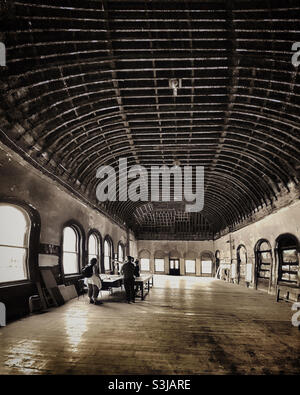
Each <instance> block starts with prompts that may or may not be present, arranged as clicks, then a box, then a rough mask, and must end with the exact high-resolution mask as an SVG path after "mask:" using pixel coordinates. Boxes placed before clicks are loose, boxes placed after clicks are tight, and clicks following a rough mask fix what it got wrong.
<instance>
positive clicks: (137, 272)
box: [134, 259, 140, 277]
mask: <svg viewBox="0 0 300 395" xmlns="http://www.w3.org/2000/svg"><path fill="white" fill-rule="evenodd" d="M134 275H135V277H140V264H139V260H138V259H136V260H135V268H134Z"/></svg>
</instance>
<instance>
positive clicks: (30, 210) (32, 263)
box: [0, 197, 41, 288]
mask: <svg viewBox="0 0 300 395" xmlns="http://www.w3.org/2000/svg"><path fill="white" fill-rule="evenodd" d="M0 203H1V204H5V205H10V206H15V207H16V208H17V209H20V210H21V211H22V210H23V211H24V212H25V214H27V216H28V219H29V223H30V229H29V230H28V235H27V245H28V248H27V256H26V271H27V278H26V279H24V280H15V281H6V282H1V283H0V288H6V287H14V286H18V285H26V284H32V283H33V282H34V281H36V279H37V278H38V276H39V275H38V267H39V266H38V253H39V246H40V232H41V217H40V214H39V212H38V211H37V210H36V209H35V208H34V207H33V206H32V205H29V204H28V203H27V202H24V201H22V200H19V199H15V198H11V197H4V198H1V199H0Z"/></svg>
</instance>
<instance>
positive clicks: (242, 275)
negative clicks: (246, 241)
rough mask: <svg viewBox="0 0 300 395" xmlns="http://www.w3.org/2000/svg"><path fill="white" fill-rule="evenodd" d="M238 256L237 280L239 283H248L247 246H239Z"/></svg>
mask: <svg viewBox="0 0 300 395" xmlns="http://www.w3.org/2000/svg"><path fill="white" fill-rule="evenodd" d="M236 258H237V281H238V284H245V283H246V267H247V250H246V247H245V246H244V245H243V244H241V245H239V246H238V248H237V251H236Z"/></svg>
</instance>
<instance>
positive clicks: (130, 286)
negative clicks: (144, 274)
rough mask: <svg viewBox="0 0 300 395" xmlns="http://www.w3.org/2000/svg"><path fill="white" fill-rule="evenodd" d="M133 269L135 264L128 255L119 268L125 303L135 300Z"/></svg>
mask: <svg viewBox="0 0 300 395" xmlns="http://www.w3.org/2000/svg"><path fill="white" fill-rule="evenodd" d="M134 271H135V266H134V263H133V257H132V256H129V255H128V257H127V262H125V263H124V265H123V266H122V269H121V274H123V276H124V287H125V291H126V299H127V303H130V302H133V303H134V302H135V292H134Z"/></svg>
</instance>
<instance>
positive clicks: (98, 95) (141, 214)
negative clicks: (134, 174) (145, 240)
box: [0, 0, 300, 238]
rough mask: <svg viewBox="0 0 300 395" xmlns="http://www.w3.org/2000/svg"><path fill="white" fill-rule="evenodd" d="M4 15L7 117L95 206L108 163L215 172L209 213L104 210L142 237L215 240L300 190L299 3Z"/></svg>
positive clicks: (57, 6)
mask: <svg viewBox="0 0 300 395" xmlns="http://www.w3.org/2000/svg"><path fill="white" fill-rule="evenodd" d="M1 12H2V21H3V24H4V27H5V29H4V30H5V32H4V33H3V34H2V36H0V37H1V39H2V41H4V42H5V44H6V48H7V67H6V68H5V70H4V72H3V73H2V76H1V85H2V90H1V94H2V105H1V110H0V111H1V112H0V116H1V120H2V121H3V122H2V124H3V130H4V131H5V133H7V134H9V136H10V138H11V139H13V140H14V141H15V142H16V143H17V144H18V145H19V146H20V147H23V149H25V150H26V151H27V153H28V154H29V156H31V157H32V158H35V160H37V161H38V162H39V163H40V164H41V165H43V166H46V167H47V168H49V169H51V171H52V172H53V173H54V174H55V175H56V176H58V177H60V178H61V179H63V180H65V181H66V180H67V182H68V183H69V184H70V185H71V186H72V187H73V188H77V189H78V190H79V191H80V192H81V193H84V194H85V196H87V198H89V199H91V200H92V201H93V202H94V203H95V202H96V188H97V185H98V183H99V180H98V179H97V178H96V171H97V169H98V168H99V167H100V166H102V165H110V166H114V168H115V169H116V170H117V165H118V160H119V158H124V157H126V158H127V160H128V166H132V165H136V164H138V165H141V166H144V167H145V168H146V169H147V170H150V168H151V166H162V165H167V166H169V167H171V166H173V165H174V163H180V165H181V166H185V165H190V166H197V165H198V166H204V171H205V182H204V209H203V210H202V212H201V213H190V214H188V213H185V211H184V209H183V206H182V204H181V205H180V204H179V205H178V204H176V203H174V204H173V205H171V204H169V205H168V204H167V205H166V204H165V203H161V204H160V203H159V202H158V203H150V202H148V203H147V202H141V201H140V202H132V201H129V200H127V201H124V202H104V203H99V202H96V203H97V204H98V206H99V208H101V210H104V211H105V212H107V213H109V214H112V215H114V217H115V218H117V219H118V220H119V221H120V222H122V223H124V222H125V223H126V224H127V225H128V226H130V227H131V228H133V229H134V230H135V231H136V234H137V235H138V236H139V235H141V236H142V235H143V234H144V235H145V234H148V235H154V234H155V232H160V233H164V232H165V233H168V234H171V233H172V232H173V233H174V234H175V233H176V234H177V235H178V237H184V236H185V237H189V235H190V236H191V235H192V234H193V235H195V234H197V235H198V236H199V237H206V238H209V237H213V235H214V234H215V233H217V232H220V231H221V230H223V229H225V228H227V227H232V226H234V225H235V224H238V223H239V222H240V221H242V220H243V219H245V218H247V217H248V216H249V215H251V214H252V213H253V212H254V211H256V210H257V209H258V208H260V207H263V206H267V205H269V204H271V203H272V201H273V200H274V199H276V196H277V194H278V192H280V191H281V190H282V189H286V190H288V184H289V182H291V181H293V182H295V183H298V177H299V158H300V155H299V150H300V144H299V141H300V133H299V130H300V123H299V113H300V111H299V110H300V96H299V93H300V76H299V73H298V68H297V67H295V66H293V65H292V61H291V57H292V52H291V47H292V44H293V43H294V42H300V29H299V26H300V5H299V1H297V0H289V1H287V0H278V1H277V2H276V7H273V6H272V2H269V1H253V0H251V1H250V0H249V1H248V0H237V1H222V0H215V1H209V0H205V1H202V2H199V1H192V0H191V1H183V0H180V1H179V0H177V1H176V0H174V1H167V0H165V1H161V0H160V1H156V0H153V1H151V2H150V1H137V0H136V1H118V0H111V1H94V0H86V1H85V2H82V1H79V0H72V1H67V0H63V1H61V0H60V1H58V0H19V1H11V2H4V6H3V8H2V10H1ZM170 79H177V80H178V82H180V85H179V87H178V89H177V91H176V92H175V91H174V90H173V89H172V88H171V87H170ZM175 93H176V94H175ZM117 176H118V173H117ZM149 186H150V185H149ZM118 192H119V190H118V189H117V193H118Z"/></svg>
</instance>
